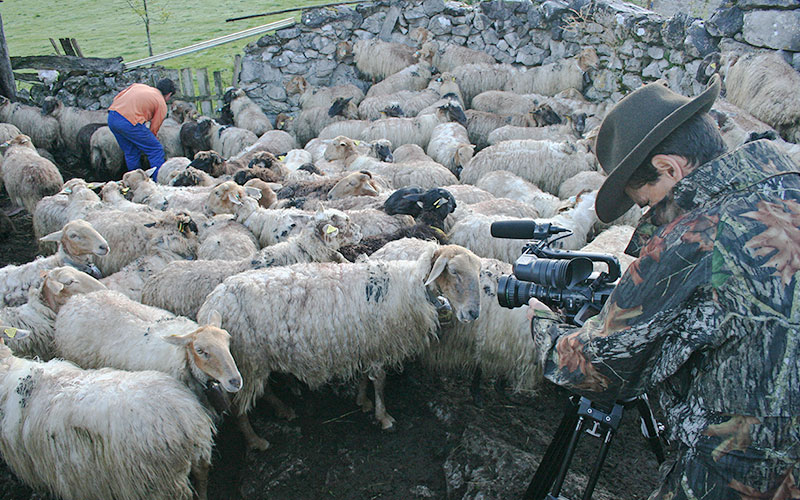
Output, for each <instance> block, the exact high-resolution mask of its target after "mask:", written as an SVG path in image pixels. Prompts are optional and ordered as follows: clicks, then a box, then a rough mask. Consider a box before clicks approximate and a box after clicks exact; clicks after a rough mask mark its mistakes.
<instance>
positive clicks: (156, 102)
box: [108, 83, 167, 135]
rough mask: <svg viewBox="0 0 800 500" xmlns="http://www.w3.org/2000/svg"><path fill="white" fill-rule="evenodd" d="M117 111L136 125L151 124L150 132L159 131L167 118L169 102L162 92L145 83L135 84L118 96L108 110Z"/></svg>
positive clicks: (156, 132) (155, 132) (154, 133)
mask: <svg viewBox="0 0 800 500" xmlns="http://www.w3.org/2000/svg"><path fill="white" fill-rule="evenodd" d="M108 109H109V110H110V111H116V112H117V113H119V114H121V115H122V116H124V117H125V119H126V120H128V121H129V122H131V123H132V124H134V125H137V124H139V123H145V122H150V131H151V132H153V135H157V134H158V129H159V128H161V124H162V123H163V122H164V118H166V116H167V102H166V101H165V100H164V96H163V95H161V91H160V90H158V89H157V88H154V87H151V86H149V85H145V84H143V83H134V84H133V85H131V86H129V87H127V88H126V89H124V90H123V91H122V92H120V93H119V94H117V96H116V97H114V101H112V103H111V106H110V107H109V108H108Z"/></svg>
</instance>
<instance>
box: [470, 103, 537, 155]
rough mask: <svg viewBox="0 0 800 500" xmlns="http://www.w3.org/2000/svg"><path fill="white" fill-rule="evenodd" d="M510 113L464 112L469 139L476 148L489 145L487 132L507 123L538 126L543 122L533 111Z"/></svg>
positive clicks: (520, 125) (489, 132) (516, 125)
mask: <svg viewBox="0 0 800 500" xmlns="http://www.w3.org/2000/svg"><path fill="white" fill-rule="evenodd" d="M520 111H521V112H519V113H516V114H511V115H498V114H496V113H489V112H486V111H476V110H473V109H469V110H467V111H466V112H465V115H466V117H467V124H466V127H467V132H468V134H469V140H470V142H472V143H473V144H475V148H476V149H479V150H480V149H483V148H485V147H486V146H488V145H489V134H491V133H492V132H494V131H495V130H497V129H498V128H500V127H505V126H508V125H511V126H515V127H538V126H540V125H543V124H544V123H545V122H543V121H542V117H540V116H539V115H537V114H536V113H535V110H534V111H530V110H520Z"/></svg>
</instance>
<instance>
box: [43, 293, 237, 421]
mask: <svg viewBox="0 0 800 500" xmlns="http://www.w3.org/2000/svg"><path fill="white" fill-rule="evenodd" d="M53 338H54V344H55V349H56V353H57V354H58V356H59V357H61V358H64V359H66V360H69V361H72V362H73V363H76V364H77V365H79V366H80V367H81V368H87V369H89V368H103V367H109V368H118V369H121V370H131V371H141V370H155V371H159V372H164V373H167V374H169V375H170V376H172V377H174V378H176V379H177V380H180V381H181V382H182V383H183V384H185V385H186V386H187V387H188V388H189V389H191V390H192V392H193V393H194V394H195V395H196V396H197V397H198V398H199V399H200V400H201V401H202V400H204V399H205V398H204V395H203V393H204V390H205V389H206V386H207V385H208V384H209V382H213V381H217V382H219V384H220V386H221V387H222V389H224V390H225V391H227V392H230V393H234V392H236V391H238V390H239V389H241V387H242V377H241V375H240V374H239V370H237V368H236V363H235V362H234V360H233V357H232V356H231V353H230V350H229V340H230V335H229V334H228V332H226V331H224V330H222V329H221V328H220V316H219V314H213V313H212V314H210V315H209V322H208V323H205V324H202V325H199V324H197V323H195V322H194V321H192V320H190V319H188V318H185V317H182V316H175V315H173V314H172V313H170V312H167V311H164V310H163V309H158V308H155V307H150V306H146V305H142V304H140V303H138V302H136V301H134V300H131V299H130V298H128V297H126V296H124V295H122V294H121V293H119V292H115V291H113V290H98V291H94V292H91V293H86V294H81V295H76V296H75V297H73V298H72V299H70V300H69V301H67V303H66V304H64V305H63V306H62V307H61V309H60V310H59V311H58V316H57V317H56V322H55V333H54V336H53ZM204 402H205V403H207V404H206V406H209V404H208V402H206V401H204Z"/></svg>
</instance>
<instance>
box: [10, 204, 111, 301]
mask: <svg viewBox="0 0 800 500" xmlns="http://www.w3.org/2000/svg"><path fill="white" fill-rule="evenodd" d="M42 241H53V242H58V251H56V253H55V254H54V255H51V256H49V257H39V258H37V259H35V260H33V261H31V262H28V263H26V264H22V265H19V266H14V265H8V266H5V267H3V268H2V269H0V297H2V298H0V305H2V306H9V305H10V306H16V305H20V304H22V303H24V302H25V300H26V298H27V297H28V290H30V289H31V288H36V287H38V286H39V284H40V283H41V282H42V273H43V272H46V271H48V270H50V269H54V268H56V267H61V266H71V267H74V268H76V269H78V270H80V271H84V272H88V273H90V274H95V275H97V276H95V277H99V271H98V270H97V269H96V268H95V267H94V265H93V264H92V263H91V256H92V255H105V254H107V253H108V252H109V247H108V243H107V242H106V240H105V239H104V238H103V237H102V236H100V234H99V233H98V232H97V231H95V229H94V228H93V227H92V225H91V224H89V223H88V222H86V221H83V220H73V221H70V222H68V223H67V224H66V225H65V226H64V228H63V229H62V230H61V231H56V232H54V233H51V234H49V235H47V236H44V237H43V238H42Z"/></svg>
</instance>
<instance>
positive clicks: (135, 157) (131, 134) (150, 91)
mask: <svg viewBox="0 0 800 500" xmlns="http://www.w3.org/2000/svg"><path fill="white" fill-rule="evenodd" d="M166 116H167V102H166V101H165V100H164V96H163V95H161V91H159V90H158V89H156V88H153V87H151V86H149V85H144V84H141V83H134V84H133V85H130V86H129V87H127V88H125V89H124V90H122V91H121V92H120V93H119V94H117V96H116V97H114V101H113V102H112V103H111V106H109V108H108V128H110V129H111V132H112V133H113V134H114V137H115V138H116V139H117V143H119V147H120V148H121V149H122V152H123V154H124V156H125V164H126V166H127V168H128V170H136V169H137V168H139V156H140V154H141V153H144V154H145V155H146V156H147V159H148V160H149V162H150V167H151V168H156V173H157V172H158V168H160V167H161V164H162V163H164V159H165V158H164V148H163V146H162V145H161V143H160V142H158V139H157V138H156V134H158V130H159V129H160V128H161V124H162V123H163V122H164V118H165V117H166ZM146 122H150V128H149V129H148V128H147V126H146V125H145V123H146ZM155 178H156V174H154V175H153V179H155Z"/></svg>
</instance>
